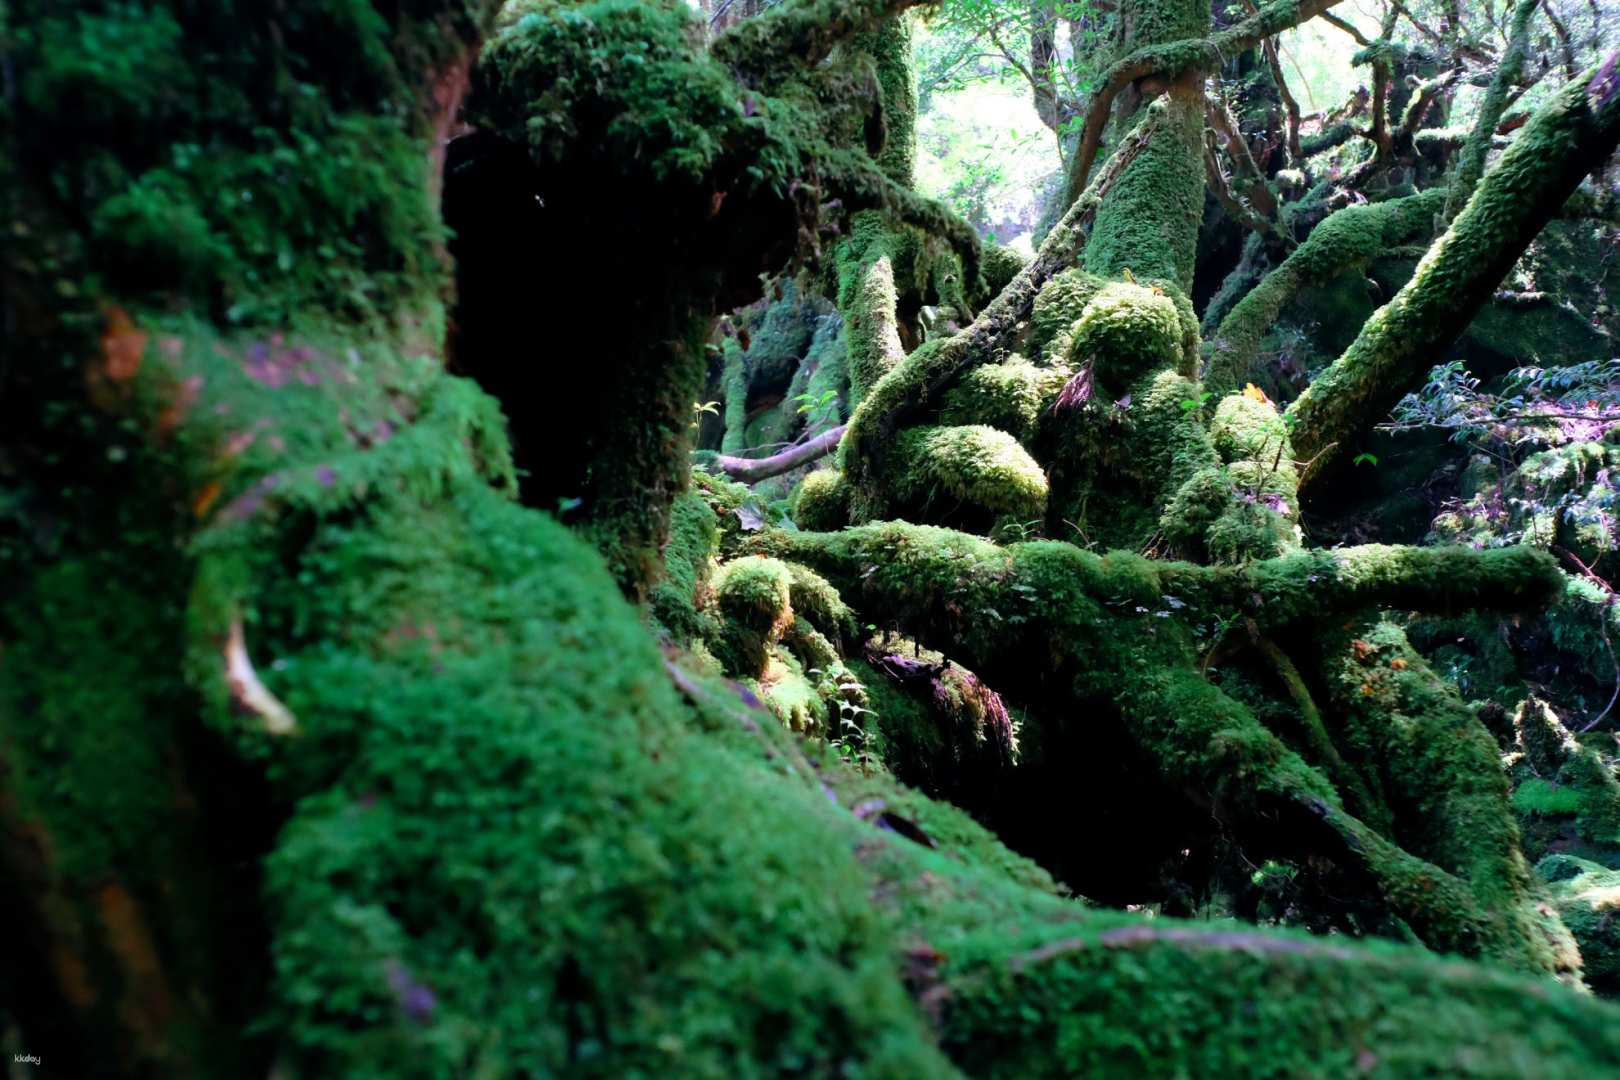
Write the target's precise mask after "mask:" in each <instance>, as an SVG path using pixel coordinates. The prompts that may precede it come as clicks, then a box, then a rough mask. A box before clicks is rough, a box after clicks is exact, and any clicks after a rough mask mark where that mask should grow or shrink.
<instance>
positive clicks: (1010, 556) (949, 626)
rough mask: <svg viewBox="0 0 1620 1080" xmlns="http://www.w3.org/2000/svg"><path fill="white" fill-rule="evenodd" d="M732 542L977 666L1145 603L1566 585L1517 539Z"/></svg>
mask: <svg viewBox="0 0 1620 1080" xmlns="http://www.w3.org/2000/svg"><path fill="white" fill-rule="evenodd" d="M744 546H745V547H746V548H747V549H748V550H751V551H754V552H756V553H759V554H768V555H774V556H776V557H778V558H783V559H791V560H794V561H797V562H802V563H804V564H805V565H806V566H809V567H811V568H813V569H815V570H817V571H818V572H819V573H821V574H823V575H825V576H826V577H827V578H828V579H829V580H830V581H832V583H833V584H834V585H835V586H836V587H837V588H838V589H839V590H840V592H841V593H843V595H844V597H845V599H846V600H847V601H849V602H850V603H851V604H852V605H853V606H854V607H856V608H857V609H860V610H873V611H881V612H884V613H885V614H892V615H894V616H895V617H896V618H897V619H898V620H900V623H901V625H904V626H906V627H908V628H909V629H911V630H912V631H913V632H914V633H916V634H917V636H919V637H920V638H921V640H923V641H924V642H925V643H926V644H930V645H932V646H934V647H938V644H937V643H938V642H939V641H941V640H942V639H953V640H957V641H960V642H963V643H965V644H967V645H970V646H971V649H972V652H971V655H972V657H974V659H969V658H968V657H967V656H965V655H963V654H962V653H961V651H960V650H950V651H951V654H952V655H955V656H962V657H963V661H964V662H965V663H968V664H969V666H971V667H973V668H974V669H975V670H980V669H981V664H980V663H978V662H976V660H979V659H982V660H984V661H986V662H989V663H992V664H1000V663H1002V662H1006V661H1008V660H1009V659H1014V660H1016V658H1018V656H1019V650H1020V649H1021V648H1022V642H1021V637H1022V635H1023V634H1024V633H1030V632H1033V633H1034V634H1036V635H1037V637H1038V638H1039V639H1040V640H1044V641H1048V642H1050V640H1051V639H1050V635H1051V634H1053V633H1054V632H1061V633H1062V634H1063V635H1065V641H1066V642H1067V645H1068V647H1070V648H1076V649H1078V648H1081V647H1085V648H1094V647H1103V648H1106V647H1107V646H1106V644H1102V645H1098V644H1096V643H1097V642H1098V641H1099V639H1101V640H1102V641H1103V642H1106V640H1107V639H1108V638H1109V637H1111V636H1112V635H1113V634H1114V633H1115V632H1116V628H1118V627H1122V626H1127V625H1130V624H1131V623H1132V621H1133V619H1145V618H1146V617H1148V616H1149V615H1151V613H1152V612H1155V611H1164V612H1165V613H1166V617H1167V618H1169V619H1172V620H1175V621H1177V622H1181V621H1190V622H1191V623H1196V622H1197V621H1198V620H1199V619H1203V618H1208V617H1210V616H1211V615H1213V614H1215V613H1221V614H1229V613H1232V612H1238V613H1241V614H1244V615H1247V616H1249V617H1251V618H1253V619H1254V620H1255V622H1256V625H1257V626H1258V627H1260V628H1261V629H1263V630H1271V629H1275V628H1280V627H1287V626H1293V625H1298V624H1309V623H1320V622H1321V620H1323V619H1326V618H1331V617H1334V616H1342V615H1344V614H1347V613H1354V612H1357V611H1360V610H1363V609H1365V608H1369V607H1379V606H1385V607H1394V608H1399V609H1401V610H1406V611H1436V610H1438V611H1461V610H1468V609H1472V608H1489V609H1497V610H1507V611H1528V610H1534V609H1536V608H1537V607H1540V606H1545V605H1546V604H1548V603H1551V602H1552V601H1553V600H1555V599H1556V598H1557V597H1558V596H1560V595H1562V590H1563V589H1564V578H1563V575H1562V574H1560V573H1559V571H1558V566H1557V564H1556V563H1555V562H1554V561H1553V560H1552V558H1551V557H1550V556H1548V555H1546V554H1545V553H1543V552H1539V551H1534V550H1531V549H1528V548H1498V549H1494V550H1486V551H1476V550H1474V549H1471V548H1414V547H1391V546H1386V545H1381V544H1369V545H1365V546H1362V547H1354V548H1336V549H1334V550H1331V551H1327V550H1320V549H1315V550H1309V551H1298V552H1293V553H1290V554H1287V555H1282V556H1279V557H1277V558H1274V559H1264V560H1259V561H1255V562H1251V563H1247V564H1244V565H1235V566H1198V565H1194V564H1191V563H1183V562H1170V561H1164V560H1151V559H1144V558H1142V557H1140V556H1137V555H1134V554H1132V553H1130V552H1123V551H1116V552H1112V553H1110V554H1108V555H1097V554H1095V553H1093V552H1089V551H1082V550H1081V549H1079V548H1076V547H1074V546H1073V545H1071V544H1065V543H1059V542H1054V541H1038V542H1033V543H1024V544H1012V545H1008V546H1005V547H1002V546H998V545H996V544H993V543H991V542H989V541H988V540H984V539H981V538H979V537H976V536H970V535H967V534H965V533H960V532H953V531H951V530H948V529H940V528H934V527H931V526H926V525H911V524H907V523H905V522H887V523H882V524H874V525H862V526H858V527H855V528H850V529H845V530H843V531H842V532H837V533H804V532H800V533H789V532H780V531H775V530H767V531H765V532H761V533H757V534H753V535H752V536H750V537H749V538H747V539H746V540H745V541H744ZM1165 596H1174V597H1176V598H1177V600H1178V601H1179V602H1180V604H1181V606H1180V607H1175V606H1174V605H1163V606H1161V599H1162V598H1163V597H1165ZM1063 597H1071V598H1073V599H1074V601H1075V606H1074V607H1073V608H1072V609H1071V608H1070V607H1068V606H1065V605H1064V604H1063V603H1061V602H1060V600H1061V598H1063ZM1126 600H1129V601H1131V602H1132V603H1134V604H1135V605H1137V606H1140V607H1142V610H1141V611H1139V612H1136V613H1135V614H1134V615H1129V616H1128V615H1124V614H1122V615H1120V616H1118V617H1114V616H1111V615H1110V616H1107V617H1103V616H1102V615H1099V614H1097V613H1098V612H1099V610H1100V609H1099V605H1105V604H1110V603H1112V604H1120V603H1123V602H1125V601H1126ZM1082 601H1083V602H1082ZM1150 604H1151V605H1154V606H1153V607H1147V606H1146V605H1150ZM981 606H988V607H994V608H996V609H997V610H998V611H1001V612H1003V613H1004V614H1005V613H1008V612H1009V611H1011V612H1014V613H1017V614H1020V615H1022V616H1024V618H1023V619H1022V620H1021V621H1020V623H1019V624H1018V625H1017V626H1013V627H1008V626H1000V625H987V624H985V623H984V622H983V621H982V620H980V621H975V620H974V619H973V617H972V615H971V612H972V611H974V610H977V609H978V607H981ZM952 612H955V614H951V613H952ZM1155 621H1157V620H1155ZM1022 659H1023V660H1024V661H1026V662H1027V661H1030V660H1031V657H1029V656H1027V655H1026V656H1024V657H1023V658H1022ZM997 681H1003V682H1004V681H1005V680H1000V679H998V680H997Z"/></svg>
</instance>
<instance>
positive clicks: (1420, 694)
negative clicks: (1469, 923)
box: [1321, 623, 1579, 973]
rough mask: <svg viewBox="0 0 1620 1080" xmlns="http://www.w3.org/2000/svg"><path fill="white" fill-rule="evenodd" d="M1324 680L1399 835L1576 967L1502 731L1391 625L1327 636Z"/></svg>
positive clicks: (1348, 746) (1553, 962)
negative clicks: (1503, 757) (1551, 910)
mask: <svg viewBox="0 0 1620 1080" xmlns="http://www.w3.org/2000/svg"><path fill="white" fill-rule="evenodd" d="M1321 665H1322V667H1321V681H1322V683H1323V684H1324V685H1325V686H1326V687H1327V690H1328V702H1329V705H1330V709H1331V711H1332V713H1333V715H1334V716H1335V717H1336V719H1337V722H1338V725H1339V729H1340V730H1339V736H1338V738H1339V743H1340V746H1341V749H1342V750H1343V751H1344V753H1345V755H1346V757H1347V759H1348V760H1349V761H1350V762H1352V763H1353V764H1354V765H1355V766H1356V767H1358V768H1360V769H1363V770H1366V771H1367V772H1368V773H1369V774H1370V775H1372V776H1373V777H1375V780H1376V787H1377V788H1378V789H1380V790H1382V791H1383V792H1385V794H1386V798H1387V801H1388V804H1389V806H1390V809H1391V811H1392V812H1393V814H1394V819H1395V821H1394V825H1395V833H1396V835H1398V836H1400V837H1401V840H1402V843H1403V845H1404V846H1405V847H1406V848H1407V849H1408V850H1410V851H1412V852H1413V853H1414V854H1417V855H1419V856H1421V857H1422V858H1424V859H1426V860H1428V861H1429V862H1431V863H1433V864H1434V865H1436V866H1437V867H1439V868H1441V869H1442V870H1444V871H1446V872H1447V873H1449V874H1452V875H1455V876H1456V877H1458V878H1459V879H1460V880H1462V881H1465V882H1466V883H1467V884H1468V886H1469V888H1470V889H1471V890H1472V892H1473V894H1474V897H1475V900H1476V902H1477V904H1478V905H1479V907H1480V908H1481V909H1482V910H1485V911H1489V912H1492V913H1495V915H1496V917H1497V918H1498V919H1499V920H1501V922H1502V923H1503V924H1504V926H1503V927H1492V928H1489V929H1487V931H1486V932H1494V933H1503V932H1504V929H1505V932H1507V933H1508V934H1510V935H1511V936H1513V937H1516V938H1517V939H1519V940H1520V941H1522V942H1524V943H1526V944H1527V945H1529V946H1530V947H1531V948H1533V949H1534V950H1536V951H1537V952H1538V953H1540V954H1541V955H1542V957H1543V958H1544V960H1545V962H1546V966H1547V967H1548V968H1549V969H1550V970H1555V971H1561V972H1566V973H1569V972H1574V971H1576V970H1578V968H1579V961H1578V958H1577V956H1576V950H1575V949H1574V948H1573V946H1572V944H1571V942H1570V940H1569V937H1568V934H1567V932H1566V931H1565V929H1564V928H1563V927H1562V926H1560V925H1558V924H1557V922H1556V920H1549V919H1547V918H1546V917H1545V916H1544V915H1543V914H1542V913H1541V911H1540V910H1539V908H1540V906H1541V905H1542V901H1543V898H1542V897H1541V895H1540V894H1539V891H1538V890H1537V888H1536V887H1535V885H1534V883H1533V879H1532V876H1531V874H1530V869H1529V867H1528V865H1526V863H1525V860H1524V854H1523V850H1522V848H1521V846H1520V841H1519V829H1518V825H1517V824H1516V822H1515V820H1514V817H1513V812H1512V809H1511V807H1510V806H1509V803H1508V783H1507V777H1506V775H1505V774H1504V773H1503V771H1502V767H1501V763H1500V761H1499V755H1498V750H1497V745H1496V740H1495V738H1494V737H1493V736H1492V735H1491V734H1490V732H1489V731H1487V730H1486V729H1485V727H1484V725H1482V724H1481V723H1480V722H1479V721H1478V719H1477V718H1476V717H1475V715H1474V713H1473V711H1472V710H1470V709H1469V708H1468V707H1467V706H1466V705H1465V704H1464V703H1463V701H1462V699H1461V698H1460V697H1459V696H1458V694H1457V692H1456V690H1455V688H1453V687H1452V686H1451V685H1450V684H1449V683H1446V682H1445V681H1443V680H1442V679H1440V678H1439V677H1438V676H1437V675H1436V674H1435V673H1434V671H1433V670H1432V669H1430V667H1429V665H1428V663H1427V661H1425V660H1424V659H1423V658H1422V656H1420V655H1419V654H1418V653H1417V651H1416V650H1415V649H1413V648H1412V646H1411V645H1410V644H1409V643H1408V642H1407V640H1406V635H1405V634H1404V633H1403V632H1402V631H1401V630H1400V628H1399V627H1397V626H1395V625H1393V624H1391V623H1379V624H1376V625H1365V624H1362V625H1355V626H1353V627H1352V628H1351V629H1349V630H1345V631H1336V632H1335V633H1333V634H1332V635H1330V636H1329V637H1328V638H1326V639H1325V640H1324V642H1323V653H1322V660H1321Z"/></svg>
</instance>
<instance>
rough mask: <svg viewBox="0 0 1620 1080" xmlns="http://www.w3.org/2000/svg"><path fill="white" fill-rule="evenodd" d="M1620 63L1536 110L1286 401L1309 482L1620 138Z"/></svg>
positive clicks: (1427, 361) (1464, 318)
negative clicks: (1421, 250) (1352, 331)
mask: <svg viewBox="0 0 1620 1080" xmlns="http://www.w3.org/2000/svg"><path fill="white" fill-rule="evenodd" d="M1617 64H1620V54H1616V55H1611V56H1610V58H1609V59H1608V60H1606V61H1605V62H1604V63H1603V64H1602V65H1601V66H1600V67H1598V68H1596V69H1594V70H1592V71H1590V72H1588V73H1587V74H1585V75H1583V76H1582V77H1581V78H1580V79H1577V80H1576V81H1574V82H1572V83H1570V84H1569V85H1568V86H1566V87H1564V89H1563V90H1561V91H1559V93H1558V94H1557V95H1555V96H1554V97H1553V99H1552V100H1551V101H1550V102H1548V103H1547V105H1546V106H1544V107H1543V108H1542V109H1541V110H1540V111H1538V112H1537V113H1536V115H1535V117H1534V119H1532V120H1531V122H1530V123H1529V124H1528V125H1527V126H1526V127H1525V129H1524V131H1523V133H1522V134H1521V135H1520V136H1519V137H1518V139H1517V140H1516V141H1515V142H1514V144H1513V145H1512V146H1511V147H1509V148H1508V150H1507V151H1506V152H1505V153H1504V154H1503V155H1502V158H1501V160H1500V161H1498V162H1497V164H1496V167H1495V168H1493V169H1492V170H1491V171H1490V173H1489V174H1487V175H1486V177H1485V179H1484V180H1483V181H1482V182H1481V183H1480V185H1479V187H1478V189H1477V190H1476V191H1475V192H1474V195H1473V197H1472V198H1471V199H1470V200H1469V202H1468V204H1467V206H1466V207H1464V209H1463V211H1462V213H1461V214H1459V215H1458V217H1457V219H1456V221H1454V222H1453V223H1452V226H1451V229H1450V230H1449V231H1448V232H1447V233H1446V234H1445V235H1444V236H1442V237H1441V238H1440V239H1439V240H1438V241H1436V242H1435V244H1434V246H1433V247H1431V248H1430V249H1429V253H1428V254H1427V255H1426V256H1424V258H1423V261H1422V262H1421V263H1419V264H1418V270H1417V273H1416V274H1415V275H1414V276H1413V277H1412V280H1411V281H1409V282H1408V283H1407V284H1406V286H1405V287H1404V288H1402V289H1401V291H1400V292H1399V293H1397V294H1396V296H1395V298H1394V299H1393V300H1392V301H1390V303H1389V304H1387V305H1385V306H1384V307H1383V308H1381V309H1380V310H1379V311H1377V312H1376V313H1375V314H1374V315H1373V317H1372V318H1371V319H1369V320H1368V322H1367V324H1366V326H1364V327H1362V330H1361V333H1360V334H1359V335H1358V336H1357V338H1356V340H1355V341H1354V342H1352V343H1351V345H1350V347H1349V348H1348V349H1347V350H1345V352H1344V355H1342V356H1340V357H1339V359H1338V360H1336V361H1334V362H1333V364H1332V365H1331V366H1330V367H1329V368H1328V369H1327V370H1326V371H1324V372H1323V373H1322V374H1321V375H1320V376H1318V377H1317V379H1316V381H1315V382H1314V383H1312V384H1311V386H1310V387H1309V388H1308V389H1307V390H1306V391H1305V393H1304V394H1303V395H1301V396H1300V398H1299V399H1298V400H1297V401H1295V402H1294V403H1293V404H1292V405H1290V406H1289V408H1288V416H1289V417H1290V418H1292V419H1291V423H1292V424H1293V430H1294V448H1295V450H1296V451H1297V452H1298V454H1299V455H1300V456H1301V457H1302V458H1305V459H1306V460H1307V461H1308V462H1309V464H1308V465H1306V466H1305V473H1304V477H1303V478H1302V479H1306V480H1308V479H1309V478H1310V477H1311V476H1312V475H1314V474H1315V473H1317V472H1319V471H1320V470H1321V468H1322V466H1323V465H1324V464H1325V463H1326V462H1327V461H1328V460H1329V458H1330V457H1331V450H1332V448H1333V447H1334V446H1335V445H1336V444H1339V443H1341V442H1343V441H1345V440H1348V439H1349V438H1351V437H1352V436H1353V435H1355V434H1356V433H1357V432H1359V431H1361V430H1363V429H1364V428H1366V427H1367V426H1369V425H1371V424H1373V423H1375V422H1377V420H1378V419H1379V418H1381V417H1382V416H1383V415H1384V414H1385V413H1387V412H1388V410H1389V409H1390V408H1391V407H1392V406H1393V405H1394V404H1395V402H1397V401H1399V400H1400V398H1401V396H1402V395H1403V394H1405V393H1406V392H1407V391H1408V390H1409V389H1410V388H1411V387H1412V386H1413V385H1414V384H1415V383H1416V382H1417V381H1418V380H1420V379H1421V378H1422V376H1423V373H1424V372H1426V371H1427V370H1428V369H1429V367H1430V365H1431V364H1433V363H1434V362H1435V361H1437V360H1438V359H1439V358H1440V356H1441V354H1442V353H1443V352H1444V350H1445V348H1446V347H1447V346H1448V345H1450V344H1451V342H1452V341H1454V340H1455V339H1456V337H1457V335H1458V334H1460V333H1461V332H1462V330H1463V328H1464V327H1466V326H1467V325H1468V323H1469V321H1470V320H1472V319H1473V317H1474V315H1475V313H1476V312H1478V310H1479V309H1480V307H1481V306H1483V305H1484V303H1485V302H1486V301H1487V300H1489V299H1490V297H1491V295H1492V293H1493V292H1494V290H1495V289H1496V286H1497V284H1498V283H1499V282H1500V281H1501V280H1502V277H1503V276H1504V275H1505V274H1506V273H1507V272H1508V270H1510V269H1511V268H1512V266H1513V264H1514V262H1516V261H1517V260H1518V258H1519V256H1520V255H1522V254H1523V253H1524V250H1525V248H1526V247H1528V246H1529V244H1530V242H1531V241H1532V240H1533V239H1535V237H1536V234H1537V233H1539V232H1540V231H1541V229H1542V226H1544V225H1545V224H1546V223H1547V222H1548V221H1549V220H1551V218H1552V217H1553V216H1554V215H1556V214H1557V213H1558V210H1559V208H1560V207H1562V206H1563V204H1564V202H1565V200H1567V199H1568V198H1569V196H1570V195H1571V194H1573V193H1574V191H1575V189H1576V187H1578V186H1579V185H1580V182H1581V180H1582V179H1583V178H1584V177H1585V176H1586V175H1587V174H1588V173H1590V172H1591V171H1592V170H1593V169H1594V168H1596V167H1597V166H1598V165H1600V164H1601V163H1602V162H1603V161H1604V160H1605V159H1607V158H1608V156H1609V155H1610V154H1611V153H1613V151H1614V148H1615V146H1616V145H1617V144H1620V71H1617ZM1487 130H1489V129H1487Z"/></svg>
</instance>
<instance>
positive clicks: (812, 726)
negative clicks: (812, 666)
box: [758, 649, 828, 734]
mask: <svg viewBox="0 0 1620 1080" xmlns="http://www.w3.org/2000/svg"><path fill="white" fill-rule="evenodd" d="M758 678H759V682H758V686H759V693H760V697H761V698H762V699H763V700H764V702H765V707H766V708H768V709H770V711H771V712H772V713H774V714H775V715H776V718H777V719H778V720H780V721H781V722H782V725H783V726H784V727H786V728H787V729H788V730H789V731H792V732H797V733H799V734H812V733H813V734H824V733H825V732H826V731H827V730H828V726H827V704H826V702H824V701H823V700H822V697H821V694H820V693H819V692H818V691H817V689H816V685H815V683H813V682H812V681H811V680H810V678H809V677H808V675H807V674H806V673H805V669H804V664H803V663H802V662H801V661H800V660H799V659H798V658H797V657H795V656H794V655H793V654H792V653H791V652H788V651H786V650H782V649H772V650H770V652H769V655H768V657H767V659H766V661H765V664H764V666H763V668H762V669H761V670H760V672H759V676H758Z"/></svg>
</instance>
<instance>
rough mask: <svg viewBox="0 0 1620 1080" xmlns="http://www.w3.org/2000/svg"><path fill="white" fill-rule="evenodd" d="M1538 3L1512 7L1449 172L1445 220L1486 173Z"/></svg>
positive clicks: (1520, 71) (1527, 49) (1520, 75)
mask: <svg viewBox="0 0 1620 1080" xmlns="http://www.w3.org/2000/svg"><path fill="white" fill-rule="evenodd" d="M1539 5H1540V0H1519V3H1518V4H1517V5H1516V6H1515V7H1514V9H1513V16H1512V19H1511V21H1510V23H1509V26H1510V29H1509V31H1508V43H1507V50H1506V51H1505V52H1504V53H1503V54H1502V59H1501V60H1500V61H1499V62H1498V64H1497V66H1496V72H1495V74H1493V75H1492V76H1491V85H1490V86H1489V87H1488V88H1487V89H1486V91H1485V99H1484V100H1483V101H1481V102H1480V105H1479V116H1478V117H1477V119H1475V121H1474V130H1473V132H1472V133H1471V134H1470V135H1469V136H1468V140H1467V141H1466V142H1465V143H1463V146H1462V150H1461V151H1460V152H1459V153H1458V155H1457V168H1456V172H1455V173H1453V175H1452V178H1451V185H1450V191H1449V192H1448V193H1447V197H1446V220H1448V221H1449V220H1451V219H1452V218H1454V217H1456V216H1457V214H1458V213H1460V212H1461V211H1462V208H1463V206H1464V205H1466V204H1467V202H1468V200H1469V198H1470V197H1472V195H1473V194H1474V189H1475V188H1476V187H1478V186H1479V180H1480V177H1482V176H1483V175H1485V159H1486V157H1487V156H1489V154H1490V152H1491V145H1492V139H1493V136H1495V134H1496V125H1497V124H1498V123H1499V122H1500V121H1501V119H1502V114H1503V113H1504V112H1506V111H1507V107H1508V103H1509V95H1510V94H1511V93H1512V91H1513V87H1514V85H1515V84H1516V83H1518V82H1519V81H1520V80H1521V79H1522V78H1523V77H1524V62H1525V58H1526V56H1527V55H1528V54H1529V52H1530V24H1531V22H1532V21H1533V20H1534V18H1535V14H1536V9H1537V7H1538V6H1539ZM1570 77H1571V78H1572V79H1573V78H1574V75H1573V74H1571V76H1570Z"/></svg>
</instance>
